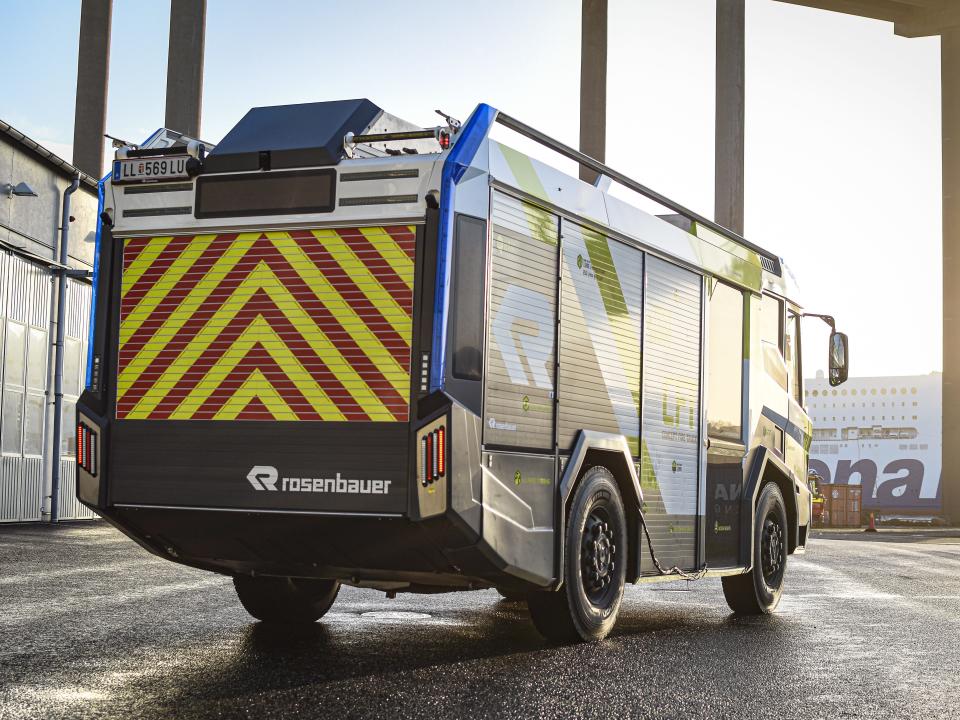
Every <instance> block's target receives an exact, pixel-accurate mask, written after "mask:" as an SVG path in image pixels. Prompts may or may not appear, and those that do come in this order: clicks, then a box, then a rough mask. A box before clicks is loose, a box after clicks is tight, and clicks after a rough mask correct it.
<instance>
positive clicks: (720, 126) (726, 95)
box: [714, 0, 744, 235]
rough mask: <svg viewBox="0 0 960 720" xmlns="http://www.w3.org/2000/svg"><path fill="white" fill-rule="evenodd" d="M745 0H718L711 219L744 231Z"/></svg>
mask: <svg viewBox="0 0 960 720" xmlns="http://www.w3.org/2000/svg"><path fill="white" fill-rule="evenodd" d="M743 3H744V0H717V99H716V107H717V110H716V112H717V117H716V149H715V157H716V160H715V165H714V173H715V185H716V191H715V200H714V219H715V220H716V221H717V222H718V223H719V224H721V225H723V226H724V227H726V228H729V229H730V230H733V231H734V232H736V233H739V234H741V235H742V234H743V145H744V143H743V134H744V129H743V128H744V112H743V104H744V8H743Z"/></svg>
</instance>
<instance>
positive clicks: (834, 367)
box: [829, 330, 849, 387]
mask: <svg viewBox="0 0 960 720" xmlns="http://www.w3.org/2000/svg"><path fill="white" fill-rule="evenodd" d="M847 350H848V340H847V336H846V334H844V333H842V332H837V331H836V330H834V331H833V332H832V333H830V362H829V367H830V385H831V387H836V386H837V385H843V383H845V382H846V381H847V368H848V365H849V353H848V351H847Z"/></svg>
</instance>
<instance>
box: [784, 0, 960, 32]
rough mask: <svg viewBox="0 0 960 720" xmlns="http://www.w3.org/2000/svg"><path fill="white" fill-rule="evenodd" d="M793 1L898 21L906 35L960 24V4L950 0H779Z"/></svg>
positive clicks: (896, 22) (897, 30)
mask: <svg viewBox="0 0 960 720" xmlns="http://www.w3.org/2000/svg"><path fill="white" fill-rule="evenodd" d="M778 2H783V3H788V4H790V5H802V6H804V7H811V8H817V9H819V10H829V11H831V12H838V13H843V14H845V15H857V16H859V17H865V18H871V19H873V20H885V21H887V22H892V23H893V24H894V27H893V31H894V32H895V33H896V34H897V35H902V36H903V37H926V36H929V35H939V34H940V33H941V32H943V31H944V30H947V29H949V28H953V27H960V5H958V4H957V3H956V2H953V1H952V0H950V1H949V2H946V1H945V0H778Z"/></svg>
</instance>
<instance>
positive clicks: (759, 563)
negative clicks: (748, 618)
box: [721, 483, 790, 615]
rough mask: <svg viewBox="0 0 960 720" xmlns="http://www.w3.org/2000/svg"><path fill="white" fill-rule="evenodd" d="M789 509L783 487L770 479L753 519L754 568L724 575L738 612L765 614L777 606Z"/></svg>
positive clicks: (729, 598)
mask: <svg viewBox="0 0 960 720" xmlns="http://www.w3.org/2000/svg"><path fill="white" fill-rule="evenodd" d="M789 527H790V526H789V525H788V523H787V509H786V505H785V504H784V502H783V495H781V494H780V489H779V488H778V487H777V486H776V485H774V484H773V483H767V484H766V485H764V486H763V488H762V489H761V491H760V497H759V498H758V500H757V509H756V511H755V514H754V521H753V568H752V569H751V570H750V572H748V573H745V574H743V575H730V576H727V577H724V578H721V582H722V584H723V596H724V597H725V598H726V599H727V605H729V606H730V609H731V610H733V612H735V613H736V614H738V615H765V614H767V613H771V612H773V611H774V609H776V607H777V605H778V604H779V603H780V596H781V595H782V594H783V576H784V573H785V572H786V569H787V537H788V536H787V532H788V531H789Z"/></svg>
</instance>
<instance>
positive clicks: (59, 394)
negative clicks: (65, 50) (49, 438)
mask: <svg viewBox="0 0 960 720" xmlns="http://www.w3.org/2000/svg"><path fill="white" fill-rule="evenodd" d="M78 187H80V175H79V173H78V174H77V175H74V177H73V182H71V183H70V187H68V188H67V189H66V190H64V191H63V203H62V206H63V213H62V215H61V218H60V265H61V267H59V268H58V269H57V274H58V277H57V341H56V343H54V352H55V353H56V357H57V359H56V364H55V365H54V373H53V467H52V468H51V478H52V482H51V489H50V522H52V523H55V522H57V520H58V519H59V511H60V508H59V505H60V502H59V500H60V446H61V444H62V439H61V438H62V435H63V418H62V417H61V416H62V415H63V317H64V315H65V314H66V309H67V297H66V296H67V270H66V268H67V251H68V249H69V247H70V246H69V239H70V196H71V195H73V193H75V192H76V191H77V188H78ZM71 422H72V420H71Z"/></svg>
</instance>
